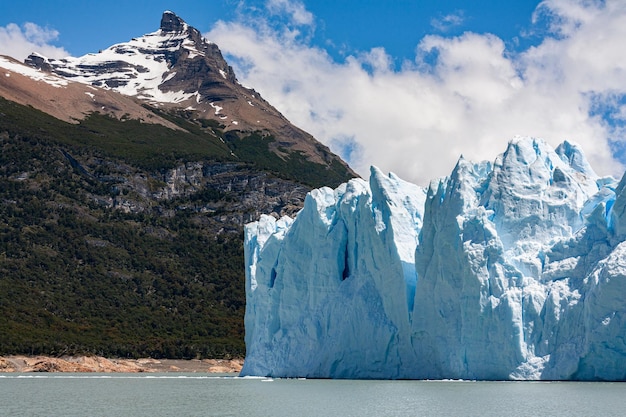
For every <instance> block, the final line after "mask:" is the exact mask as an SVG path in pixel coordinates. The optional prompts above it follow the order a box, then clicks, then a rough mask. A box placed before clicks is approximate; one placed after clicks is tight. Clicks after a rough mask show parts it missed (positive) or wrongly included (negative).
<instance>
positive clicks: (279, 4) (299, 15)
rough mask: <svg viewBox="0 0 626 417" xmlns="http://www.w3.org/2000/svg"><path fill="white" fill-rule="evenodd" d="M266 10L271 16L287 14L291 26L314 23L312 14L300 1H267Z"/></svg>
mask: <svg viewBox="0 0 626 417" xmlns="http://www.w3.org/2000/svg"><path fill="white" fill-rule="evenodd" d="M267 8H268V10H269V11H270V12H271V13H273V14H281V13H287V15H288V16H289V17H290V20H291V23H292V24H296V25H313V23H314V17H313V14H312V13H311V12H309V11H308V10H307V9H306V8H305V7H304V4H302V2H300V1H292V0H268V1H267Z"/></svg>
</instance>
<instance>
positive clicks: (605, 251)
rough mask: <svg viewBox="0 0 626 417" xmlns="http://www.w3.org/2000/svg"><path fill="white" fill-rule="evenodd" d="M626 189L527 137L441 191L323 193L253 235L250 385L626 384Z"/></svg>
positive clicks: (462, 170)
mask: <svg viewBox="0 0 626 417" xmlns="http://www.w3.org/2000/svg"><path fill="white" fill-rule="evenodd" d="M625 178H626V177H625ZM625 188H626V179H622V181H621V182H620V183H619V184H618V183H617V181H615V180H614V179H612V178H607V177H604V178H600V177H598V176H597V175H596V174H595V173H594V171H593V170H592V168H591V167H590V166H589V164H588V163H587V161H586V159H585V157H584V155H583V153H582V151H581V150H580V149H579V148H578V147H577V146H576V145H574V144H571V143H569V142H564V143H563V144H561V145H560V146H558V147H557V148H556V149H552V148H551V147H550V146H549V145H547V144H546V143H545V142H543V141H542V140H539V139H533V138H522V137H518V138H515V139H514V140H512V141H511V142H510V143H509V145H508V147H507V149H506V151H505V152H504V153H503V154H502V155H500V156H499V157H497V158H496V160H495V161H494V162H493V163H491V162H482V163H472V162H469V161H467V160H465V159H463V158H461V159H460V160H459V161H458V163H457V165H456V167H455V168H454V170H453V172H452V173H451V175H450V176H449V177H446V178H443V179H440V180H437V181H433V182H431V184H430V185H429V187H428V188H427V189H423V188H421V187H418V186H416V185H413V184H410V183H408V182H405V181H403V180H401V179H400V178H398V177H396V176H395V175H393V174H389V175H384V174H383V173H382V172H381V171H380V170H378V169H377V168H374V167H373V168H372V169H371V175H370V179H369V182H366V181H364V180H362V179H353V180H351V181H349V182H348V183H345V184H343V185H341V186H339V187H338V188H337V189H335V190H331V189H330V188H320V189H317V190H313V191H312V192H311V193H309V195H308V196H307V199H306V201H305V205H304V208H303V209H302V210H301V211H300V212H299V213H298V215H297V217H296V218H295V219H291V218H288V217H284V218H282V219H278V220H277V219H274V218H273V217H270V216H262V217H261V219H260V220H259V221H257V222H254V223H251V224H248V225H247V226H246V229H245V266H246V302H247V304H246V317H245V326H246V336H245V338H246V349H247V353H246V361H245V364H244V368H243V370H242V374H243V375H264V376H266V375H269V376H274V377H319V378H420V379H422V378H437V379H439V378H454V379H457V378H460V379H549V380H563V379H576V380H597V379H601V380H624V379H626V297H625V296H626V243H625V240H626V190H625Z"/></svg>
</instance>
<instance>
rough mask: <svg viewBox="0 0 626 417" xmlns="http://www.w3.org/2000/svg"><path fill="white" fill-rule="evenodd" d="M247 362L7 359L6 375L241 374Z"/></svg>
mask: <svg viewBox="0 0 626 417" xmlns="http://www.w3.org/2000/svg"><path fill="white" fill-rule="evenodd" d="M242 366H243V359H231V360H227V359H203V360H200V359H192V360H179V359H161V360H157V359H150V358H144V359H107V358H103V357H101V356H63V357H60V358H52V357H48V356H32V357H30V356H6V357H0V373H2V372H100V373H112V372H124V373H137V372H186V373H189V372H205V373H239V372H240V371H241V368H242Z"/></svg>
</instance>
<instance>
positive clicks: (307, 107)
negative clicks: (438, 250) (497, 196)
mask: <svg viewBox="0 0 626 417" xmlns="http://www.w3.org/2000/svg"><path fill="white" fill-rule="evenodd" d="M0 9H1V13H0V53H2V54H8V55H12V56H14V57H16V58H19V59H23V58H24V57H25V56H26V55H27V54H28V53H29V52H31V51H32V50H38V51H39V52H40V53H43V54H44V55H47V56H50V57H61V56H66V55H74V56H79V55H83V54H85V53H88V52H96V51H97V50H99V49H104V48H107V47H108V46H110V45H112V44H114V43H119V42H124V41H126V40H129V39H130V38H132V37H138V36H141V35H143V34H145V33H149V32H153V31H155V30H157V29H158V25H159V20H160V17H161V14H162V12H163V11H164V10H172V11H174V12H176V13H177V14H178V15H179V16H181V17H182V18H183V19H185V20H186V21H187V22H188V23H189V24H191V25H192V26H194V27H196V28H197V29H198V30H200V31H201V32H202V33H203V34H204V35H205V36H206V37H207V39H209V40H211V41H214V42H216V43H217V44H218V45H219V46H220V49H221V50H222V51H223V52H224V54H225V56H226V58H227V60H228V61H229V62H230V63H231V65H233V67H234V69H235V72H236V74H237V76H238V79H239V80H240V81H241V82H242V84H244V85H246V86H249V87H253V88H255V89H256V90H257V91H259V92H260V93H261V94H262V95H263V96H264V97H265V98H266V99H267V100H268V101H269V102H270V103H272V104H273V105H274V106H276V107H277V108H278V109H279V110H280V111H281V112H283V114H285V115H286V116H287V117H288V118H289V119H290V120H291V121H292V122H294V123H295V124H297V125H299V126H301V127H302V128H304V129H305V130H307V131H309V132H311V133H312V134H313V135H314V136H315V137H316V138H318V139H319V140H320V141H322V142H324V143H326V144H327V145H329V146H330V147H331V149H333V150H334V151H335V152H338V153H339V154H341V155H342V156H343V157H344V158H345V159H347V160H348V162H349V163H350V164H351V165H352V166H353V167H354V168H355V169H357V171H358V172H359V173H361V174H362V175H363V176H367V175H368V168H369V165H372V164H373V165H377V166H379V167H380V168H381V169H383V170H385V171H394V172H396V173H397V174H399V175H400V176H401V177H403V178H406V179H408V180H411V181H415V182H418V183H420V184H422V185H424V184H427V182H428V181H429V180H430V179H432V178H435V177H438V176H442V175H447V174H448V173H449V172H450V170H451V169H452V167H453V166H454V164H455V162H456V159H457V158H458V157H459V155H460V154H464V156H465V157H466V158H468V159H473V160H482V159H489V160H493V158H494V157H495V156H496V155H497V154H498V153H501V152H503V151H504V149H505V147H506V143H507V141H508V140H510V139H511V138H512V137H514V136H516V135H523V136H536V137H541V138H544V139H545V140H546V141H548V142H549V143H551V144H552V145H557V144H558V143H560V142H562V141H563V140H565V139H568V140H570V141H574V142H577V143H579V144H580V145H581V146H582V148H583V149H584V151H585V152H586V154H587V156H588V158H589V159H590V162H591V164H592V166H593V167H594V168H595V169H596V170H597V171H598V173H600V174H613V175H621V173H622V171H623V164H622V163H623V160H622V158H623V154H624V152H623V149H625V147H624V126H625V124H626V123H625V120H626V99H625V97H626V52H624V48H623V46H622V45H623V39H626V2H624V1H621V0H595V1H594V0H546V1H543V2H539V1H527V0H522V1H511V2H503V1H488V0H478V1H471V2H467V1H459V0H443V1H419V0H395V1H393V0H392V1H371V0H361V1H356V0H350V1H337V0H335V1H330V0H317V1H313V0H304V1H301V0H254V1H253V0H211V1H200V0H197V1H176V2H174V1H161V0H152V1H134V2H126V1H124V2H122V1H117V0H110V1H107V2H106V3H103V2H100V1H98V2H96V1H76V0H65V1H58V2H49V1H44V0H38V1H35V0H32V1H29V0H23V1H20V2H17V1H16V2H5V4H3V5H2V6H0Z"/></svg>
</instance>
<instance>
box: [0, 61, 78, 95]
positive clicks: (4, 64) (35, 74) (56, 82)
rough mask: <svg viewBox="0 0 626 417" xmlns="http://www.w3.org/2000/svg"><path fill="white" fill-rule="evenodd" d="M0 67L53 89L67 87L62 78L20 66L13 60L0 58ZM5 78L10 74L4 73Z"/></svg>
mask: <svg viewBox="0 0 626 417" xmlns="http://www.w3.org/2000/svg"><path fill="white" fill-rule="evenodd" d="M0 67H1V68H4V69H6V70H9V71H12V72H15V73H17V74H21V75H24V76H26V77H29V78H31V79H33V80H35V81H43V82H45V83H46V84H50V85H51V86H53V87H57V88H61V87H65V86H67V85H68V83H69V81H68V80H66V79H65V78H62V77H57V76H56V75H53V74H50V73H47V72H44V71H41V70H38V69H35V68H31V67H27V66H25V65H23V64H20V63H18V62H16V61H14V60H13V59H9V58H7V57H4V56H0ZM5 76H6V77H10V76H11V74H10V73H5Z"/></svg>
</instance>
